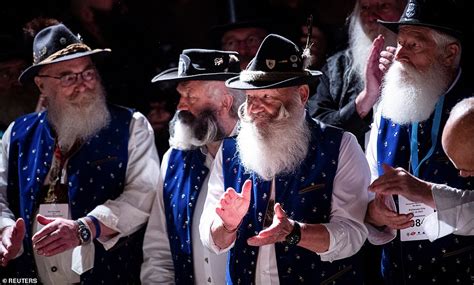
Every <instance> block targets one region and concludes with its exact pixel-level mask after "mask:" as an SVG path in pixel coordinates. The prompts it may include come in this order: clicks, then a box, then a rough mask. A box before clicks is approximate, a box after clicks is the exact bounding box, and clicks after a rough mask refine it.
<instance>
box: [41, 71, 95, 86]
mask: <svg viewBox="0 0 474 285" xmlns="http://www.w3.org/2000/svg"><path fill="white" fill-rule="evenodd" d="M37 76H38V77H48V78H54V79H58V80H60V84H61V86H62V87H69V86H72V85H74V84H75V83H76V82H77V79H78V78H79V76H80V77H81V78H82V80H84V81H92V80H95V79H96V78H97V70H96V69H94V68H89V69H86V70H84V71H82V72H77V73H69V74H65V75H63V76H51V75H47V74H40V75H37Z"/></svg>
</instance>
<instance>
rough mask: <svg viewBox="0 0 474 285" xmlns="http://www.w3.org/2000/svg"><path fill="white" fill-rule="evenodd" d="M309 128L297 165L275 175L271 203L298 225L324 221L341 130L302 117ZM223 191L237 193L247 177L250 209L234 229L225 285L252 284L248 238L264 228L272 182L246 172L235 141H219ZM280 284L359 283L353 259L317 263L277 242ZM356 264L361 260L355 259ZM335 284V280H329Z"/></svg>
mask: <svg viewBox="0 0 474 285" xmlns="http://www.w3.org/2000/svg"><path fill="white" fill-rule="evenodd" d="M307 122H308V124H309V126H310V129H311V141H310V145H309V148H308V154H307V157H306V158H305V160H304V161H303V162H302V163H301V166H300V167H299V168H298V169H297V170H296V171H295V172H294V173H291V174H285V175H278V176H277V177H275V188H276V189H275V203H280V204H281V205H282V207H283V209H284V210H285V211H286V213H287V214H288V216H289V218H291V219H294V220H295V221H298V222H303V223H310V224H316V223H328V222H329V219H330V214H331V197H332V188H333V180H334V177H335V174H336V170H337V165H338V159H339V147H340V144H341V138H342V131H340V130H338V129H335V128H332V127H326V126H323V125H322V124H320V123H318V122H315V121H313V120H312V119H308V118H307ZM223 171H224V184H225V185H224V189H227V187H233V188H234V189H235V190H236V191H237V192H240V191H241V187H242V185H243V183H244V182H245V180H247V179H251V180H252V187H253V189H252V197H251V201H250V205H251V206H250V209H249V211H248V213H247V215H246V216H245V217H244V219H243V221H242V224H241V226H240V227H239V229H238V231H237V239H236V242H235V245H234V247H233V248H232V249H231V250H230V254H229V259H228V270H227V277H226V278H227V283H228V284H255V271H256V264H257V257H258V251H259V248H258V247H252V246H249V245H248V244H247V239H248V238H249V237H252V236H254V235H257V234H258V233H259V232H260V231H261V230H262V229H263V222H264V217H265V213H266V212H267V206H268V203H269V198H270V194H271V193H270V187H271V181H264V180H262V179H261V178H259V177H258V175H257V174H255V173H245V170H244V168H243V167H242V165H241V164H240V161H239V158H238V153H237V152H236V141H235V139H226V140H224V144H223ZM275 250H276V258H277V265H278V274H279V279H280V284H303V283H304V284H325V282H326V283H327V284H360V283H361V282H362V281H361V272H360V271H359V269H358V268H356V267H357V266H358V263H357V262H355V261H354V260H355V258H356V257H351V258H347V259H344V260H339V261H334V262H332V263H329V262H322V261H321V259H320V257H319V255H317V254H316V253H314V252H311V251H309V250H307V249H304V248H302V247H298V246H291V245H288V244H286V243H276V244H275ZM359 264H360V263H359ZM331 282H334V283H331Z"/></svg>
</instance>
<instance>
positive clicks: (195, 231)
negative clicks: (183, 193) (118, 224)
mask: <svg viewBox="0 0 474 285" xmlns="http://www.w3.org/2000/svg"><path fill="white" fill-rule="evenodd" d="M171 150H172V149H169V150H168V151H167V152H166V153H165V155H164V156H163V162H162V166H161V177H162V179H164V178H165V177H166V170H167V169H168V162H169V156H170V154H171ZM201 151H202V152H203V153H204V154H205V155H206V161H205V166H206V167H207V168H209V169H212V168H211V167H212V163H213V160H214V158H213V157H212V155H210V154H209V153H208V152H207V151H206V149H205V148H201ZM209 173H210V172H209ZM209 173H208V175H207V176H206V178H205V180H204V182H203V184H202V187H201V191H200V192H199V196H198V199H197V201H196V206H195V209H194V214H193V221H192V229H191V234H192V237H191V238H192V245H193V247H192V250H193V265H194V280H195V284H198V285H199V284H216V285H220V284H225V273H226V264H227V259H226V258H227V255H225V254H221V255H216V254H215V253H213V252H211V251H210V250H209V249H208V248H206V247H204V246H203V245H202V242H201V239H200V237H199V221H200V219H201V214H202V211H203V208H204V201H205V200H206V196H207V190H208V189H207V183H208V180H209ZM143 259H144V261H143V264H142V270H141V273H140V278H141V281H142V283H143V284H174V275H175V272H174V266H173V260H172V256H171V250H170V243H169V239H168V231H167V226H166V214H165V206H164V203H163V181H161V182H160V184H159V187H158V192H157V195H156V197H155V201H154V203H153V208H152V211H151V216H150V219H149V221H148V226H147V229H146V233H145V240H144V242H143ZM176 274H179V272H176Z"/></svg>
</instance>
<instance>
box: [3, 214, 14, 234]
mask: <svg viewBox="0 0 474 285" xmlns="http://www.w3.org/2000/svg"><path fill="white" fill-rule="evenodd" d="M13 225H15V220H12V219H10V218H5V217H1V216H0V231H1V230H3V229H4V228H6V227H9V226H13Z"/></svg>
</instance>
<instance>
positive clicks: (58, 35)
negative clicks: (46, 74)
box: [33, 24, 90, 64]
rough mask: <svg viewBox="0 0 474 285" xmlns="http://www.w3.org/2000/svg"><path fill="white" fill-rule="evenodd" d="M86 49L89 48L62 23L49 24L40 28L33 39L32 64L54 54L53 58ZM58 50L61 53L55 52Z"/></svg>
mask: <svg viewBox="0 0 474 285" xmlns="http://www.w3.org/2000/svg"><path fill="white" fill-rule="evenodd" d="M68 47H69V49H67V48H68ZM72 47H75V48H72ZM87 50H90V48H89V47H88V46H86V45H85V44H83V43H82V41H81V39H80V38H79V37H78V36H75V35H74V34H73V33H72V32H71V31H70V30H69V29H68V28H66V26H64V25H63V24H58V25H54V26H50V27H47V28H45V29H43V30H41V31H40V32H39V33H38V34H37V35H36V37H35V39H34V41H33V64H38V63H40V62H43V61H45V60H47V59H48V58H51V57H52V56H54V55H55V54H56V56H55V57H54V59H56V58H59V57H61V56H65V55H69V54H72V53H76V52H80V51H87ZM59 51H61V54H57V52H59Z"/></svg>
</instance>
